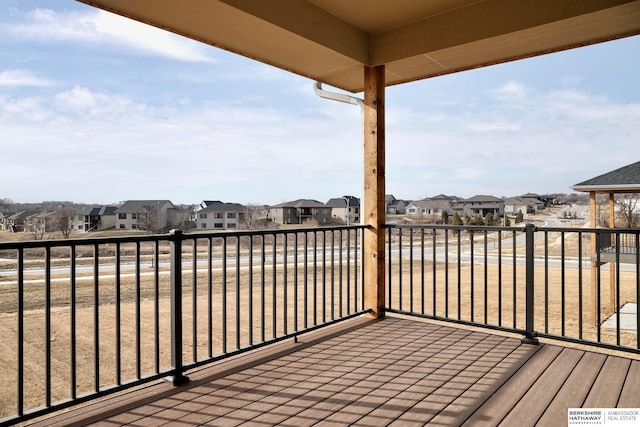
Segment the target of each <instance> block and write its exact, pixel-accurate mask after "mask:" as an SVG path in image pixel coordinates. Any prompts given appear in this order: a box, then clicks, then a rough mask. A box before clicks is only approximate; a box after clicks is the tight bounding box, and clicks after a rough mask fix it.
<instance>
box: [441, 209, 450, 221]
mask: <svg viewBox="0 0 640 427" xmlns="http://www.w3.org/2000/svg"><path fill="white" fill-rule="evenodd" d="M442 223H443V224H448V223H449V212H447V211H442Z"/></svg>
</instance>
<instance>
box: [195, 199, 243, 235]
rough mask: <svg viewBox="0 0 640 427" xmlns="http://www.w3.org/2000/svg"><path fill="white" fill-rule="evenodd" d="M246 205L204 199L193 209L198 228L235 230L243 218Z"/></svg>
mask: <svg viewBox="0 0 640 427" xmlns="http://www.w3.org/2000/svg"><path fill="white" fill-rule="evenodd" d="M245 211H246V207H245V206H243V205H241V204H239V203H225V202H221V201H220V200H204V201H203V202H202V203H200V204H199V205H198V207H197V208H196V210H195V214H196V221H195V222H196V228H197V229H198V230H235V229H237V228H239V224H241V222H242V221H243V219H244V215H245Z"/></svg>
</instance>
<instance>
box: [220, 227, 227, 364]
mask: <svg viewBox="0 0 640 427" xmlns="http://www.w3.org/2000/svg"><path fill="white" fill-rule="evenodd" d="M221 327H222V353H226V352H227V236H222V325H221Z"/></svg>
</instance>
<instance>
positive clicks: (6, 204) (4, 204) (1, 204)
mask: <svg viewBox="0 0 640 427" xmlns="http://www.w3.org/2000/svg"><path fill="white" fill-rule="evenodd" d="M11 205H13V200H11V199H7V198H3V199H0V212H2V211H5V210H8V209H11Z"/></svg>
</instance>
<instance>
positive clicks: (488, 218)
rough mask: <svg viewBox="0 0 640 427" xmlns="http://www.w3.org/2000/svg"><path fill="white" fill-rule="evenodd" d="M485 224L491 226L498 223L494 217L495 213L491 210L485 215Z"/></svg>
mask: <svg viewBox="0 0 640 427" xmlns="http://www.w3.org/2000/svg"><path fill="white" fill-rule="evenodd" d="M484 225H489V226H492V225H496V224H495V220H494V218H493V214H492V213H491V212H489V213H488V214H486V215H485V216H484Z"/></svg>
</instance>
